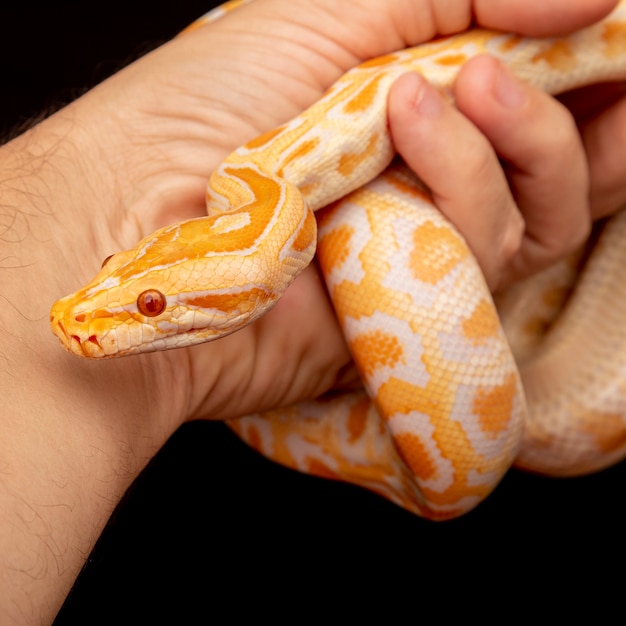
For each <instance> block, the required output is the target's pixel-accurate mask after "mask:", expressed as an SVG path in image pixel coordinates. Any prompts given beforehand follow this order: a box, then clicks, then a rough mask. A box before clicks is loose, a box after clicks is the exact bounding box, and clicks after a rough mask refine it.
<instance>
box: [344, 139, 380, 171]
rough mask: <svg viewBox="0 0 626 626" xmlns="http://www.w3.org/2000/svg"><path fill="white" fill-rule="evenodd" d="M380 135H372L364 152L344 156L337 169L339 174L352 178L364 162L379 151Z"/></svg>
mask: <svg viewBox="0 0 626 626" xmlns="http://www.w3.org/2000/svg"><path fill="white" fill-rule="evenodd" d="M378 139H379V136H378V133H375V134H373V135H372V137H371V138H370V140H369V143H368V144H367V146H365V149H364V150H363V151H362V152H358V153H357V152H351V153H349V154H344V155H342V157H341V159H340V160H339V165H338V167H337V169H338V171H339V173H340V174H341V175H342V176H350V175H351V174H352V172H354V170H355V169H357V168H358V167H359V166H360V165H361V164H362V163H363V162H364V161H366V160H367V159H369V158H370V157H371V156H372V155H373V154H374V153H375V152H376V150H377V147H378Z"/></svg>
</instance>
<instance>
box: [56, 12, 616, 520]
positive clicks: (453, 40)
mask: <svg viewBox="0 0 626 626" xmlns="http://www.w3.org/2000/svg"><path fill="white" fill-rule="evenodd" d="M248 1H251V0H248ZM252 1H255V2H258V1H259V0H252ZM242 4H246V2H244V1H241V0H236V1H235V2H231V3H227V4H226V5H223V6H222V7H220V8H218V9H217V10H216V11H213V12H212V13H210V14H208V15H207V16H205V18H203V20H201V22H199V23H202V22H206V21H212V20H215V19H229V17H228V16H229V13H230V12H231V11H232V10H239V7H240V5H242ZM207 36H210V35H207ZM484 53H487V54H491V55H494V56H495V57H497V58H498V59H500V60H502V61H503V62H504V63H506V64H507V65H508V67H510V68H511V69H512V71H513V72H515V73H516V74H517V75H518V76H519V77H520V78H521V79H523V80H525V81H527V82H528V83H530V84H532V85H534V86H535V87H537V88H540V89H543V90H544V91H546V92H547V93H550V94H558V93H560V92H564V91H566V90H571V89H575V88H577V87H581V86H584V85H588V84H590V83H599V82H602V81H617V80H623V79H624V78H625V77H626V1H624V0H622V1H621V2H620V3H619V4H618V6H617V7H616V8H615V10H614V11H613V12H612V13H611V14H610V15H609V16H608V17H607V18H605V19H604V20H603V21H601V22H598V23H596V24H594V25H592V26H590V27H587V28H584V29H582V30H580V31H578V32H575V33H573V34H570V35H567V36H563V37H555V38H541V39H533V38H526V37H522V36H519V35H516V34H512V33H505V32H498V31H490V30H484V29H470V30H468V31H466V32H463V33H460V34H456V35H453V36H450V37H444V38H441V39H436V40H433V41H431V42H427V43H425V44H422V45H420V46H417V47H414V48H408V49H404V50H398V51H397V52H394V53H391V54H388V55H386V56H383V57H379V58H374V59H371V60H368V61H366V62H364V63H362V64H361V65H359V66H357V67H355V68H353V69H352V70H350V71H348V72H347V73H346V74H345V75H344V76H342V77H341V78H340V79H339V80H338V81H337V82H336V83H335V84H334V85H332V86H331V87H330V88H329V89H328V90H327V92H326V93H325V94H324V95H323V96H322V97H321V99H320V100H319V101H317V102H316V103H315V104H313V105H312V106H311V107H310V108H308V109H307V110H306V111H304V112H303V113H302V114H300V115H298V116H297V117H295V118H294V119H293V120H291V121H289V122H287V123H285V124H283V125H281V126H279V127H278V128H276V129H274V130H271V131H269V132H267V133H265V134H263V135H261V136H260V137H257V138H255V139H252V140H251V141H249V142H248V143H246V144H245V145H243V146H241V147H240V148H238V149H237V150H235V151H234V152H233V153H232V154H231V155H230V156H228V157H227V158H226V159H225V160H224V161H223V163H221V164H220V165H219V167H217V168H216V169H215V170H214V171H213V172H212V173H211V174H210V177H209V182H208V187H207V215H206V216H204V217H200V218H195V219H192V220H189V221H185V222H181V223H177V224H172V225H169V226H166V227H164V228H162V229H160V230H158V231H156V232H155V233H152V234H150V235H148V236H146V237H145V238H143V239H142V240H141V241H140V242H138V244H137V245H136V246H135V247H134V248H133V249H131V250H127V251H121V252H118V253H116V254H114V255H113V256H112V257H110V258H109V259H107V260H106V261H105V263H103V266H102V269H101V270H100V272H99V273H98V274H97V275H96V276H95V277H94V279H93V280H92V281H91V282H89V283H88V284H87V285H85V286H84V287H82V288H80V289H78V291H76V292H75V293H73V294H71V295H69V296H66V297H63V298H60V299H59V300H58V301H57V302H55V303H54V304H53V306H52V309H51V315H50V324H51V328H52V331H53V333H54V334H55V335H56V336H57V337H58V338H59V340H60V341H61V343H62V345H63V346H64V347H65V348H66V349H67V350H68V351H70V352H71V353H73V354H74V355H77V356H79V357H83V358H89V359H102V358H109V357H117V356H123V355H133V354H138V353H144V352H153V351H160V350H167V349H171V348H180V347H186V346H190V345H194V344H197V343H201V342H205V341H211V340H218V339H219V338H221V337H223V336H225V335H228V334H230V333H233V332H236V331H237V330H239V329H241V328H243V327H245V326H247V325H248V324H250V323H252V322H253V321H254V320H256V319H258V318H259V317H260V316H262V315H264V314H265V313H266V312H267V311H268V310H269V309H271V307H272V306H274V304H275V303H276V302H277V301H278V300H279V299H280V297H281V295H282V294H283V293H284V292H285V290H286V289H287V288H288V287H289V285H290V284H291V283H292V281H293V280H294V279H295V277H296V276H298V275H299V273H300V272H301V271H302V270H303V269H304V268H305V267H307V265H309V264H310V263H311V261H312V260H313V258H314V256H316V257H317V261H318V263H319V267H320V268H321V272H322V274H323V276H324V279H325V281H326V284H327V288H328V294H329V296H330V298H331V300H332V303H333V306H334V308H335V312H336V316H337V319H338V320H339V323H340V325H341V328H342V331H343V333H344V335H345V337H346V340H347V343H348V346H349V349H350V351H351V355H352V357H353V359H354V363H355V364H356V366H357V368H358V371H359V374H360V377H361V380H362V385H361V387H360V388H359V389H357V390H356V391H350V392H346V393H335V394H327V395H325V396H322V397H320V398H318V399H316V400H312V401H308V402H302V403H298V404H296V405H294V406H290V407H286V408H282V409H277V410H273V411H269V412H263V413H259V414H255V415H248V416H244V417H241V418H239V419H233V420H229V422H228V424H229V426H230V427H231V428H232V430H233V431H234V432H235V433H236V434H237V435H238V436H239V437H241V438H242V439H243V440H244V441H245V442H246V443H248V444H249V445H250V446H252V447H253V448H254V449H255V450H257V451H259V452H260V453H262V454H263V455H265V456H267V457H268V458H270V459H273V460H275V461H277V462H279V463H281V464H283V465H285V466H288V467H291V468H294V469H297V470H300V471H302V472H305V473H309V474H313V475H316V476H321V477H324V478H330V479H336V480H343V481H347V482H350V483H353V484H356V485H359V486H361V487H364V488H366V489H369V490H370V491H373V492H374V493H376V494H379V495H380V496H382V497H384V498H387V499H388V500H389V501H391V502H393V503H395V504H396V505H399V506H401V507H404V508H405V509H407V510H408V511H410V512H411V513H414V514H416V515H419V516H421V517H425V518H428V519H432V520H443V519H450V518H454V517H457V516H459V515H462V514H465V513H467V512H468V511H470V510H472V509H473V508H474V507H476V506H477V505H478V504H479V503H480V502H481V501H483V500H484V499H485V498H486V497H487V496H488V495H489V494H490V493H491V492H492V491H493V489H494V488H495V487H496V486H497V485H498V483H499V482H500V480H501V479H502V477H503V476H504V475H505V474H506V473H507V472H508V471H509V469H510V468H511V467H512V466H515V467H519V468H523V469H526V470H528V471H531V472H536V473H541V474H546V475H551V476H574V475H579V474H584V473H589V472H594V471H597V470H599V469H602V468H604V467H607V466H609V465H611V464H613V463H617V462H618V461H620V460H621V459H623V458H624V456H626V375H625V373H626V350H625V349H624V347H623V346H624V345H626V283H625V281H624V280H623V276H622V275H623V268H624V267H626V245H624V241H626V213H624V212H619V213H617V214H616V215H615V216H613V217H611V218H609V219H606V220H605V221H604V222H603V223H602V224H600V225H599V226H598V227H597V229H596V232H595V233H594V236H593V239H592V240H591V241H590V243H589V245H588V246H587V247H586V248H585V250H584V251H583V252H581V254H579V255H578V257H577V260H575V261H573V260H571V259H568V260H566V261H564V262H562V263H561V264H559V265H557V266H555V268H550V269H548V270H546V271H545V272H543V273H541V274H540V275H538V276H536V277H532V278H530V279H528V280H526V281H524V283H521V284H519V285H515V286H514V287H513V288H512V289H511V290H510V292H508V293H505V294H504V296H503V297H502V298H500V299H499V300H498V301H497V302H496V301H495V300H494V297H493V296H492V294H491V293H490V291H489V289H488V287H487V285H486V282H485V279H484V277H483V275H482V273H481V271H480V267H479V266H478V264H477V262H476V260H475V258H474V256H473V255H472V253H471V250H470V249H469V247H468V245H467V243H466V242H465V240H464V238H463V236H462V235H461V234H460V233H459V232H458V231H457V230H456V229H455V228H454V227H453V226H452V225H451V224H450V223H448V222H447V221H446V219H445V218H444V217H443V216H442V215H441V213H440V212H439V211H438V210H437V209H436V207H435V206H434V204H433V202H432V200H431V196H430V194H429V191H428V189H427V188H426V187H425V186H424V185H423V184H422V183H421V182H420V181H419V180H418V179H417V177H416V176H415V175H414V174H413V173H412V172H411V171H410V170H409V169H408V168H407V166H406V165H405V164H404V163H403V162H402V161H401V160H400V159H399V157H398V156H397V155H396V151H395V149H394V146H393V143H392V141H391V138H390V134H389V130H388V121H387V96H388V93H389V90H390V88H391V86H392V85H393V83H394V82H395V81H396V80H397V79H398V78H399V77H400V76H401V75H402V74H404V73H406V72H419V73H421V74H422V75H423V76H425V77H426V78H427V79H428V80H429V81H430V82H431V83H432V84H433V85H434V86H435V87H436V88H437V89H439V90H440V91H441V93H443V94H444V95H446V96H447V97H449V98H451V97H452V96H451V85H452V84H453V82H454V79H455V76H456V75H457V73H458V71H459V68H460V67H462V66H463V64H464V63H465V62H466V61H467V60H468V59H470V58H472V57H474V56H475V55H478V54H484ZM320 339H321V340H323V338H320Z"/></svg>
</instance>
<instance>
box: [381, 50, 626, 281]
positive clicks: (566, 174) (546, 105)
mask: <svg viewBox="0 0 626 626" xmlns="http://www.w3.org/2000/svg"><path fill="white" fill-rule="evenodd" d="M623 94H624V83H614V84H600V85H593V86H590V87H587V88H584V89H579V90H575V91H573V92H570V93H566V94H563V95H561V96H560V97H559V99H554V98H552V97H550V96H548V95H546V94H544V93H541V92H538V91H537V90H535V89H533V88H531V87H530V86H529V85H527V84H525V83H523V82H522V81H520V80H518V79H517V78H516V77H515V76H513V74H512V73H511V72H510V71H509V70H508V69H507V68H506V67H505V66H503V65H502V63H500V62H498V61H496V60H495V59H493V58H490V57H484V56H483V57H478V58H476V59H472V60H471V61H470V62H468V63H467V64H466V65H465V66H464V67H463V68H462V69H461V71H460V73H459V77H458V79H457V81H456V83H455V85H454V98H455V103H456V107H457V108H455V107H453V106H452V105H451V104H450V103H448V102H446V101H445V100H444V98H442V97H441V96H439V94H437V93H436V92H435V90H434V89H432V88H431V87H429V86H428V85H427V84H426V82H425V81H424V80H423V79H422V78H421V77H418V76H414V75H407V76H403V77H402V79H401V80H399V81H398V83H397V84H396V85H395V86H394V89H393V90H392V93H391V95H390V127H391V131H392V134H393V136H394V138H395V142H396V147H397V148H398V150H399V151H400V153H401V154H402V155H403V157H404V158H405V160H407V162H408V163H409V164H410V165H411V166H412V168H413V169H414V170H415V171H416V173H417V174H418V175H419V176H420V177H421V178H422V179H423V180H424V182H425V183H426V184H427V185H428V186H429V187H430V188H431V190H432V194H433V199H434V201H435V203H436V204H437V206H438V207H439V209H440V210H441V211H442V212H443V213H444V214H445V215H446V216H447V217H448V219H449V220H450V221H451V222H452V223H454V224H455V225H456V226H457V228H458V229H459V230H460V231H461V233H462V234H463V235H464V236H465V238H466V240H467V241H468V244H469V246H470V248H472V249H473V251H474V253H475V255H476V257H477V259H478V261H479V264H480V265H481V267H482V269H483V272H484V274H485V277H486V279H487V282H488V284H489V285H490V287H491V288H492V290H494V291H497V290H499V289H501V288H503V287H506V286H507V285H509V284H510V283H512V282H515V281H516V280H519V279H521V278H524V277H526V276H528V275H531V274H533V273H536V272H537V271H540V270H542V269H544V268H545V267H547V266H548V265H550V264H552V263H554V262H556V261H558V260H560V259H561V258H563V257H564V256H566V255H567V254H568V253H569V252H572V251H573V250H575V249H577V248H578V247H580V245H581V244H582V243H583V242H584V241H585V239H586V238H587V236H588V234H589V231H590V228H591V224H592V222H593V220H595V219H598V218H600V217H604V216H607V215H610V214H612V213H614V212H615V211H617V210H619V209H620V208H622V207H623V205H624V201H626V191H625V187H624V184H623V181H624V174H626V159H624V157H623V149H622V148H623V141H624V139H625V137H624V130H623V129H624V119H625V118H624V116H625V115H626V103H625V102H624V98H623ZM579 130H580V132H579ZM451 146H454V148H451ZM476 180H480V181H481V184H479V185H476V184H474V181H476Z"/></svg>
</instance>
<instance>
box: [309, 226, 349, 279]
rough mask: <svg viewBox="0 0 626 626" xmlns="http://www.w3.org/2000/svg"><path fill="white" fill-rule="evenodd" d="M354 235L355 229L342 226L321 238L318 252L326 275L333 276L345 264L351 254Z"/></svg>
mask: <svg viewBox="0 0 626 626" xmlns="http://www.w3.org/2000/svg"><path fill="white" fill-rule="evenodd" d="M353 235H354V228H352V227H351V226H340V227H339V228H335V229H333V230H331V231H330V232H328V233H326V234H325V235H324V236H322V237H320V239H319V241H318V243H317V251H318V255H319V260H320V265H321V266H322V270H323V271H324V274H327V275H328V274H331V273H332V272H333V271H334V270H336V269H338V268H340V267H341V266H342V265H343V264H344V262H345V260H346V259H347V258H348V255H349V254H350V243H351V239H352V237H353Z"/></svg>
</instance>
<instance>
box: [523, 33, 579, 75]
mask: <svg viewBox="0 0 626 626" xmlns="http://www.w3.org/2000/svg"><path fill="white" fill-rule="evenodd" d="M532 61H533V63H536V62H539V61H545V62H546V63H547V64H548V65H549V66H550V67H552V68H553V69H555V70H560V71H562V72H567V71H570V70H572V69H574V67H575V66H576V63H577V61H576V57H575V56H574V53H573V52H572V49H571V47H570V45H569V44H568V43H567V42H566V41H563V40H561V39H559V40H557V41H555V42H554V43H553V44H552V45H550V46H548V47H547V48H546V49H545V50H544V51H543V52H538V53H537V54H536V55H535V56H534V57H533V58H532Z"/></svg>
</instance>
